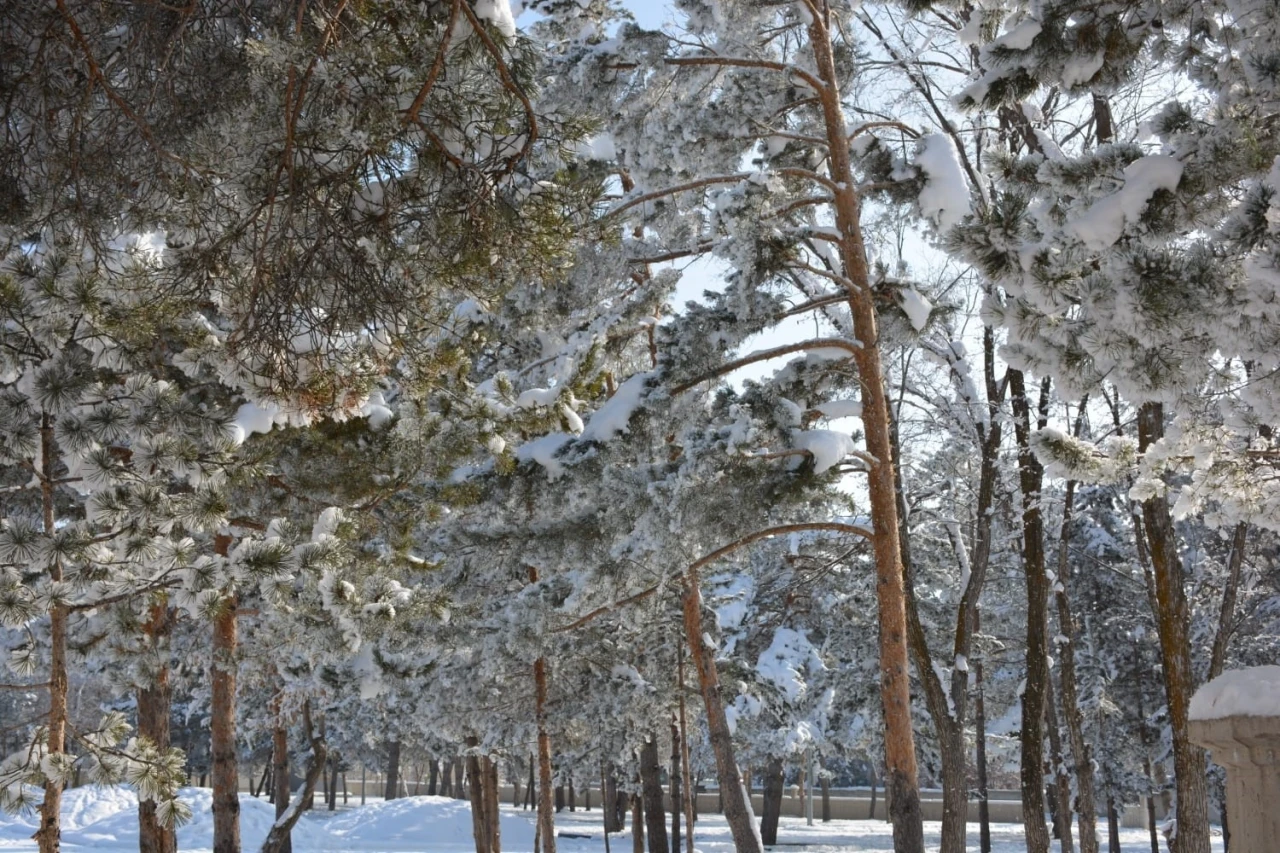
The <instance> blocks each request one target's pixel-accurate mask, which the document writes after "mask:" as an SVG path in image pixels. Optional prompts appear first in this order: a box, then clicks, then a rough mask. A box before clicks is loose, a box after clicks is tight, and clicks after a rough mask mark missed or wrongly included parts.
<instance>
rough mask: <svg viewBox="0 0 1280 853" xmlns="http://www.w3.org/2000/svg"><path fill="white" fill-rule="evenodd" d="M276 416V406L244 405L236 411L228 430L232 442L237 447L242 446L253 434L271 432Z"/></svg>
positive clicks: (278, 411) (278, 410) (277, 410)
mask: <svg viewBox="0 0 1280 853" xmlns="http://www.w3.org/2000/svg"><path fill="white" fill-rule="evenodd" d="M278 414H280V408H279V407H278V406H272V405H259V404H257V403H245V404H244V405H243V406H241V407H240V408H239V409H237V410H236V416H235V418H234V419H233V420H232V421H231V424H230V426H229V428H228V429H229V431H230V433H231V440H232V442H234V443H235V444H236V445H237V446H238V445H241V444H244V441H245V439H247V438H248V437H249V436H251V435H253V434H254V433H255V432H260V433H263V434H266V433H269V432H271V427H272V426H273V425H274V424H275V422H276V415H278Z"/></svg>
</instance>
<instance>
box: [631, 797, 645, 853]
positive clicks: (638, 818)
mask: <svg viewBox="0 0 1280 853" xmlns="http://www.w3.org/2000/svg"><path fill="white" fill-rule="evenodd" d="M643 811H644V806H643V805H642V804H641V802H640V797H639V796H637V795H635V794H632V795H631V853H644V815H643Z"/></svg>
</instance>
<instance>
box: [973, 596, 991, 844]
mask: <svg viewBox="0 0 1280 853" xmlns="http://www.w3.org/2000/svg"><path fill="white" fill-rule="evenodd" d="M980 618H981V616H980V615H979V619H980ZM979 629H980V628H979V623H978V622H975V623H974V632H975V633H976V632H977V631H978V630H979ZM973 677H974V685H975V690H976V691H977V695H976V696H975V697H974V704H973V728H974V734H973V737H974V741H975V742H976V744H977V749H976V752H977V755H976V756H975V763H976V764H977V765H978V850H979V853H991V803H990V792H989V790H988V786H987V700H986V696H985V693H984V690H985V688H984V687H983V684H982V658H981V657H979V658H978V659H977V660H976V661H974V664H973Z"/></svg>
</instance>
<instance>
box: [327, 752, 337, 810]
mask: <svg viewBox="0 0 1280 853" xmlns="http://www.w3.org/2000/svg"><path fill="white" fill-rule="evenodd" d="M337 810H338V760H337V759H336V758H330V759H329V811H331V812H334V811H337Z"/></svg>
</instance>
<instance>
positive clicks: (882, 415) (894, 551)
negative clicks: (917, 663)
mask: <svg viewBox="0 0 1280 853" xmlns="http://www.w3.org/2000/svg"><path fill="white" fill-rule="evenodd" d="M809 41H810V44H811V46H812V49H813V54H814V57H813V58H814V63H815V67H816V69H817V73H818V77H819V79H820V80H821V81H822V83H823V84H824V85H823V86H822V88H821V89H820V90H818V91H816V92H815V94H816V96H817V98H818V100H819V102H820V104H821V107H822V113H823V120H824V123H825V126H826V137H827V164H828V176H829V177H830V179H831V181H832V182H833V184H834V189H833V191H832V194H833V196H834V198H833V201H832V203H833V206H834V208H835V220H836V222H835V224H836V229H837V232H838V234H839V237H838V240H839V248H840V260H841V263H842V266H843V268H844V275H845V277H846V279H847V280H848V285H847V286H846V289H847V291H848V297H849V298H848V302H849V310H850V313H851V315H852V319H853V330H854V335H855V337H856V338H857V339H858V341H859V342H860V343H861V346H860V347H858V348H857V350H856V352H855V353H854V354H853V361H854V363H855V364H856V365H857V369H858V374H859V376H860V377H861V379H862V421H863V428H864V434H865V440H866V448H867V453H868V454H869V455H870V457H871V458H872V460H874V461H873V463H872V465H871V466H870V467H871V470H870V471H869V472H868V477H867V491H868V497H869V498H870V504H871V520H872V524H873V528H874V535H873V542H872V547H873V550H874V552H875V561H876V592H877V599H878V603H879V622H880V638H879V639H880V698H881V705H882V707H883V719H884V727H885V732H884V742H885V774H886V777H887V778H886V785H887V787H888V788H889V791H890V797H889V810H890V814H891V815H892V817H893V842H894V849H895V850H896V851H897V853H924V829H923V826H922V823H921V812H920V782H919V778H918V771H917V768H916V751H915V738H914V735H913V734H912V731H911V680H910V679H911V676H910V672H909V659H908V653H907V624H906V596H905V592H904V589H903V568H902V553H901V550H900V547H899V541H898V508H897V499H896V489H895V488H894V475H893V469H894V460H893V448H892V446H891V443H890V436H889V418H890V413H889V404H888V399H887V397H886V395H885V388H884V378H885V377H884V369H883V366H882V364H881V359H880V330H879V321H878V319H877V316H876V307H875V303H874V301H873V297H872V287H871V276H870V270H869V267H868V264H867V255H866V246H865V244H864V242H863V234H862V221H861V216H862V214H861V201H862V200H861V198H860V196H859V194H858V189H857V187H858V180H857V178H856V176H855V175H854V172H853V167H852V163H851V161H850V158H849V138H848V133H849V129H848V123H847V121H846V120H845V115H844V108H843V105H842V103H841V93H840V86H839V79H840V78H839V75H838V73H837V71H836V62H835V57H834V54H833V52H832V43H831V33H830V31H829V30H828V29H827V23H826V21H825V19H824V18H823V16H821V15H811V16H810V24H809Z"/></svg>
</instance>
